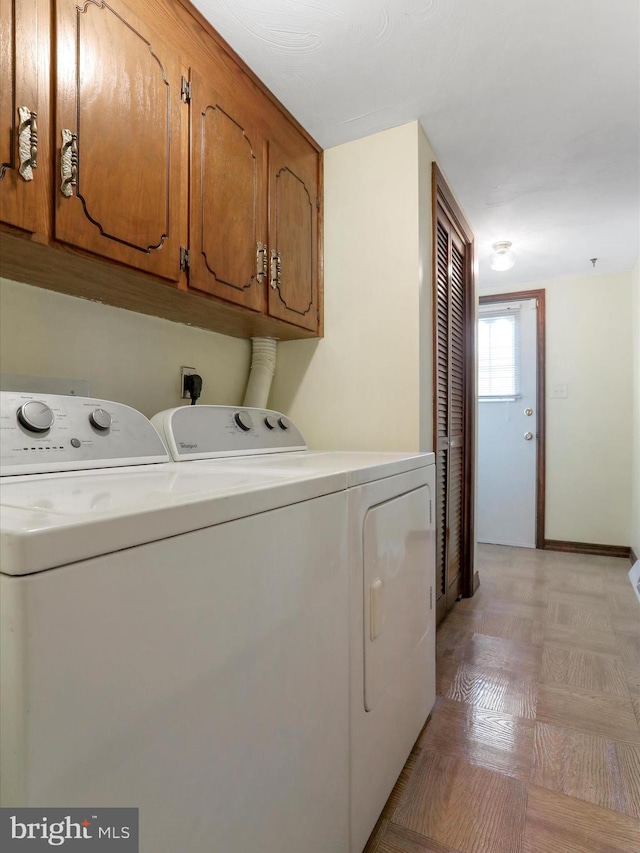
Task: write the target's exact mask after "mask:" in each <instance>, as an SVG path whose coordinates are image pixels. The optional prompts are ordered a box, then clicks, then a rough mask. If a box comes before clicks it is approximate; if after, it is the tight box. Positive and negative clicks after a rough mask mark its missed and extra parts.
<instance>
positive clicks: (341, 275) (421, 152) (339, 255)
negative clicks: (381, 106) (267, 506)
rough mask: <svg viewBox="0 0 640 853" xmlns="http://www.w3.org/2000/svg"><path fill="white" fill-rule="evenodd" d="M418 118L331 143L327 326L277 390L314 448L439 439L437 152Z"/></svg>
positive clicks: (281, 365) (292, 360)
mask: <svg viewBox="0 0 640 853" xmlns="http://www.w3.org/2000/svg"><path fill="white" fill-rule="evenodd" d="M432 159H433V152H432V151H431V148H430V146H429V143H428V142H427V139H426V137H425V135H424V133H423V131H422V129H421V128H420V126H419V124H418V123H417V122H412V123H410V124H406V125H403V126H401V127H396V128H393V129H392V130H387V131H384V132H382V133H378V134H375V135H373V136H369V137H367V138H365V139H360V140H357V141H355V142H349V143H347V144H345V145H340V146H337V147H336V148H331V149H329V150H327V151H325V154H324V183H325V196H324V216H325V239H324V259H325V329H326V337H325V338H324V339H323V340H320V341H291V342H286V343H282V344H280V345H279V347H278V367H277V370H276V377H275V381H274V385H273V389H272V393H271V397H270V398H269V405H270V406H272V407H273V408H276V409H279V410H282V411H285V412H288V413H289V414H290V416H291V417H292V419H293V420H294V421H296V423H298V425H299V426H300V428H301V429H302V432H303V434H304V435H305V436H306V438H307V441H308V442H309V444H310V446H311V447H316V448H327V449H337V448H342V449H345V448H352V449H375V450H407V451H411V450H417V449H431V431H432V427H431V405H432V404H431V398H432V392H431V382H432V379H431V326H430V324H431V310H430V300H431V296H430V293H431V245H430V232H431V160H432Z"/></svg>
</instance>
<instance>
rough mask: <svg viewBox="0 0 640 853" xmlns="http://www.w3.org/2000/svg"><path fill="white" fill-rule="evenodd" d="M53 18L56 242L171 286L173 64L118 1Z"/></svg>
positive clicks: (175, 167)
mask: <svg viewBox="0 0 640 853" xmlns="http://www.w3.org/2000/svg"><path fill="white" fill-rule="evenodd" d="M57 15H58V17H57V57H56V59H57V84H58V90H57V121H56V128H57V130H56V139H57V154H58V157H59V158H60V160H59V163H60V168H61V174H60V176H59V177H58V178H57V188H56V211H55V236H56V238H57V239H58V240H62V241H64V242H66V243H70V244H71V245H73V246H78V247H80V248H83V249H87V250H89V251H91V252H93V253H95V254H97V255H101V256H103V257H105V258H110V259H112V260H116V261H120V262H122V263H126V264H129V265H130V266H132V267H135V268H137V269H140V270H145V271H147V272H152V273H156V274H158V275H160V276H163V277H165V278H168V279H172V280H177V279H178V278H179V276H180V241H179V227H180V223H179V204H180V186H179V181H180V108H181V94H180V82H181V75H180V63H179V57H178V55H177V53H176V52H174V50H173V49H172V48H169V47H167V45H166V44H164V43H163V42H162V41H161V40H160V39H159V38H158V37H157V35H156V34H155V32H154V31H153V29H152V28H151V27H150V26H149V25H148V24H147V22H146V21H144V20H142V19H140V18H138V17H137V16H136V15H134V13H133V12H131V10H130V9H129V8H128V7H127V6H125V5H124V3H122V2H119V0H109V3H107V2H104V0H85V2H84V3H82V4H80V5H76V2H75V0H59V2H58V3H57ZM62 172H64V174H62Z"/></svg>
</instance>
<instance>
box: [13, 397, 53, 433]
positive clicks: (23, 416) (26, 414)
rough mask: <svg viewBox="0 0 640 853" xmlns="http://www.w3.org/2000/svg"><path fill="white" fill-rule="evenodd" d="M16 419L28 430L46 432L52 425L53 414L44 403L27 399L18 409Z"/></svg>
mask: <svg viewBox="0 0 640 853" xmlns="http://www.w3.org/2000/svg"><path fill="white" fill-rule="evenodd" d="M18 420H19V421H20V423H21V424H22V426H23V427H24V428H25V429H28V430H29V432H46V431H47V430H49V429H51V427H52V426H53V421H54V415H53V412H52V411H51V409H50V408H49V406H47V404H46V403H41V402H40V401H39V400H29V402H28V403H23V404H22V406H20V408H19V409H18Z"/></svg>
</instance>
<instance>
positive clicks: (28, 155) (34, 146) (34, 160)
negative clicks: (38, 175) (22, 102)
mask: <svg viewBox="0 0 640 853" xmlns="http://www.w3.org/2000/svg"><path fill="white" fill-rule="evenodd" d="M37 115H38V114H37V113H35V112H34V111H33V110H30V109H29V107H18V117H19V119H20V122H19V125H18V157H19V159H20V165H19V166H18V172H19V173H20V176H21V177H22V179H23V180H25V181H32V180H33V170H34V169H35V168H37V166H38V125H37V124H36V118H37Z"/></svg>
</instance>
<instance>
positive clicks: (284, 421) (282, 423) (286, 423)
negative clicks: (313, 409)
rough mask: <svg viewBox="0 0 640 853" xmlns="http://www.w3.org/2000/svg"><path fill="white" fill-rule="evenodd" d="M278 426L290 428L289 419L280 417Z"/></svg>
mask: <svg viewBox="0 0 640 853" xmlns="http://www.w3.org/2000/svg"><path fill="white" fill-rule="evenodd" d="M278 426H279V427H280V429H289V421H288V420H287V419H286V418H278Z"/></svg>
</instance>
